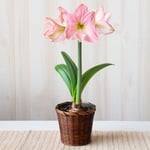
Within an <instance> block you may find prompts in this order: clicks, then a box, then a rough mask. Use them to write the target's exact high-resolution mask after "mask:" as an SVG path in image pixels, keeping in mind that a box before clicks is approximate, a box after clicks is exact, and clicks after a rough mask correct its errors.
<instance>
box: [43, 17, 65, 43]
mask: <svg viewBox="0 0 150 150" xmlns="http://www.w3.org/2000/svg"><path fill="white" fill-rule="evenodd" d="M45 27H46V32H45V33H44V36H45V37H46V38H48V39H49V40H51V41H52V42H56V41H62V40H64V39H65V36H64V30H65V27H64V26H61V25H59V24H58V23H57V22H56V21H55V20H53V19H51V18H46V24H45Z"/></svg>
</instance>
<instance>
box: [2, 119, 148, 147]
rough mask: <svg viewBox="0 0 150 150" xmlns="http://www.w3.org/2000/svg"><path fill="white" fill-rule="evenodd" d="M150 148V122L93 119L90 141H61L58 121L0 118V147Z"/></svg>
mask: <svg viewBox="0 0 150 150" xmlns="http://www.w3.org/2000/svg"><path fill="white" fill-rule="evenodd" d="M100 149H102V150H150V123H149V122H133V121H132V122H130V121H129V122H128V121H125V122H124V121H123V122H122V121H94V124H93V130H92V136H91V143H90V144H88V145H85V146H80V147H79V146H75V147H73V146H66V145H64V144H62V143H61V140H60V133H59V127H58V122H57V121H0V150H100Z"/></svg>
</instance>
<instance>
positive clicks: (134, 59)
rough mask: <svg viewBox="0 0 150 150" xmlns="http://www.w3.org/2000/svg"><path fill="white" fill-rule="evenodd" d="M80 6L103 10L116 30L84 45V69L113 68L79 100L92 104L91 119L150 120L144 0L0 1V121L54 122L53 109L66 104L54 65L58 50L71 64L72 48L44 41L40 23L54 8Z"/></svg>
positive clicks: (71, 43) (146, 0)
mask: <svg viewBox="0 0 150 150" xmlns="http://www.w3.org/2000/svg"><path fill="white" fill-rule="evenodd" d="M80 3H85V4H86V5H88V7H89V9H90V10H93V9H96V8H97V7H98V6H103V7H104V8H105V10H106V11H109V12H111V13H112V18H111V22H112V24H113V25H114V27H115V29H116V31H115V33H113V34H112V35H108V36H101V37H100V39H99V41H98V42H97V43H94V44H93V43H92V44H89V43H86V42H84V43H83V61H84V62H83V70H86V69H88V68H89V67H91V66H93V65H96V64H99V63H104V62H110V63H114V64H115V65H114V66H111V67H109V68H107V69H105V70H103V71H101V72H100V73H98V74H97V75H96V76H95V78H93V79H92V80H91V81H90V82H89V85H88V86H87V87H86V89H85V91H84V93H83V95H82V96H83V97H82V99H83V100H85V101H91V102H93V103H95V104H96V105H97V111H96V115H95V119H96V120H150V111H149V106H150V100H149V98H150V92H149V90H150V78H149V76H150V67H149V55H150V51H149V47H150V42H149V39H150V34H149V32H150V28H149V26H150V15H149V5H150V2H149V0H115V2H114V1H108V0H107V1H106V0H96V1H91V0H76V1H70V0H62V1H60V0H55V1H53V0H46V1H43V0H39V1H36V0H21V1H19V0H14V1H9V0H5V1H3V0H0V20H1V23H0V119H4V120H6V119H17V120H19V119H24V120H25V119H29V120H30V119H31V120H39V119H40V120H45V119H55V118H56V113H55V105H56V104H57V103H58V102H61V101H67V100H71V97H70V95H69V93H68V90H67V88H66V87H65V84H64V83H63V81H62V80H61V78H60V77H59V75H58V74H57V73H56V71H55V70H54V66H55V65H56V64H58V63H62V62H63V59H62V57H61V55H60V51H62V50H65V51H66V52H68V53H69V54H70V55H71V56H72V57H73V58H74V59H75V60H76V56H77V43H76V41H64V42H60V43H51V42H49V41H48V40H46V39H45V38H44V36H43V33H44V25H43V24H44V19H45V17H46V16H51V17H57V7H58V6H59V5H61V6H63V7H65V8H66V9H67V10H69V11H73V9H75V7H76V6H77V5H79V4H80Z"/></svg>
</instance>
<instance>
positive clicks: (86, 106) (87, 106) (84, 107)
mask: <svg viewBox="0 0 150 150" xmlns="http://www.w3.org/2000/svg"><path fill="white" fill-rule="evenodd" d="M56 108H58V109H59V110H61V111H65V112H70V111H73V112H74V111H84V112H87V111H90V110H95V105H93V104H91V103H82V104H81V106H80V108H77V109H76V108H72V102H64V103H61V104H58V105H57V107H56Z"/></svg>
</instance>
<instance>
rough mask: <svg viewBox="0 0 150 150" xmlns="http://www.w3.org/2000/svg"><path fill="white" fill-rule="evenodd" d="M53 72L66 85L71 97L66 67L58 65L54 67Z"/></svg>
mask: <svg viewBox="0 0 150 150" xmlns="http://www.w3.org/2000/svg"><path fill="white" fill-rule="evenodd" d="M55 70H56V71H57V72H58V73H59V75H60V76H61V77H62V79H63V80H64V82H65V83H66V85H67V87H68V89H69V91H70V94H71V95H72V94H73V93H72V87H71V80H70V75H69V72H68V68H67V66H66V65H65V64H59V65H57V66H55Z"/></svg>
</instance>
